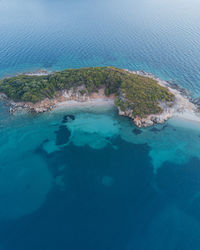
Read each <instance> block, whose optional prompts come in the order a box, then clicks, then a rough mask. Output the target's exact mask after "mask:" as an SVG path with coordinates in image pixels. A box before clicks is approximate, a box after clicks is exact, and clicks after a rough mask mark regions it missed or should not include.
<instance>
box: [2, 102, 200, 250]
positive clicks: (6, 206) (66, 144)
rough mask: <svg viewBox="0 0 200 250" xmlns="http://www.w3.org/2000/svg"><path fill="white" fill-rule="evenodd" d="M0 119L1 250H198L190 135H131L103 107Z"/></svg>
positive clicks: (199, 135)
mask: <svg viewBox="0 0 200 250" xmlns="http://www.w3.org/2000/svg"><path fill="white" fill-rule="evenodd" d="M5 116H6V117H5V120H2V124H3V125H2V128H1V136H0V143H1V145H2V147H1V155H0V161H1V172H0V180H1V181H0V199H1V207H0V221H1V224H0V242H1V243H2V245H3V247H4V248H3V249H15V250H18V249H20V250H22V249H52V250H53V249H66V248H67V249H80V248H81V249H94V248H95V249H145V250H146V249H152V250H155V249H198V246H199V244H200V242H199V236H200V224H199V219H200V216H199V202H200V193H199V190H200V156H199V150H200V144H199V143H198V142H199V140H200V130H199V129H191V128H189V127H188V126H187V127H183V126H182V127H181V126H179V123H178V121H177V120H174V121H173V120H171V121H170V122H168V123H167V124H165V125H160V126H156V127H154V129H152V128H148V129H141V130H140V133H135V132H134V130H135V129H136V128H135V127H134V126H133V124H132V123H131V122H130V121H129V120H128V119H126V118H123V117H119V116H118V115H117V112H116V110H115V109H113V108H112V107H96V108H95V109H91V108H88V109H87V108H84V111H83V109H82V108H80V109H78V108H77V107H76V108H74V109H71V110H70V109H68V110H65V109H64V110H63V109H61V110H57V111H54V112H51V113H46V114H43V115H39V116H34V117H33V116H27V115H22V116H20V115H19V116H18V117H14V118H13V117H9V116H8V114H7V115H6V113H5ZM66 117H68V119H67V118H66ZM70 117H71V118H73V119H71V118H70ZM8 120H9V123H6V124H4V121H8ZM181 124H182V123H181ZM190 124H191V123H190ZM63 127H64V128H65V129H63ZM66 131H67V137H66ZM58 138H59V140H60V138H62V139H61V140H60V143H57V141H58ZM8 232H9V233H8ZM16 232H17V234H16ZM156 235H158V236H156ZM157 237H158V238H157ZM10 239H12V241H11V240H10ZM144 239H145V240H144Z"/></svg>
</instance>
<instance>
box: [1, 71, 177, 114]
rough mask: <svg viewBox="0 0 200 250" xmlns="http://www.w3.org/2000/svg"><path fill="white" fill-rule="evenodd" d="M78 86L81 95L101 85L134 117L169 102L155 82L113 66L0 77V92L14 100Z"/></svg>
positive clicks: (48, 95)
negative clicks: (43, 74) (160, 103)
mask: <svg viewBox="0 0 200 250" xmlns="http://www.w3.org/2000/svg"><path fill="white" fill-rule="evenodd" d="M82 85H85V88H86V89H85V90H81V94H82V95H83V94H85V93H86V92H88V93H89V94H90V93H92V92H96V91H98V89H100V88H102V87H104V88H105V94H106V95H107V96H109V95H110V94H115V95H116V96H117V97H118V98H117V99H116V104H117V105H119V106H120V107H121V109H122V110H125V109H127V108H130V109H132V110H133V115H134V116H135V115H139V116H141V117H142V116H145V115H147V114H150V113H158V112H160V111H161V108H160V107H159V106H158V103H159V101H167V102H168V101H173V95H172V94H171V93H169V91H168V90H167V89H166V88H164V87H161V86H159V85H158V84H157V83H156V81H154V80H152V79H149V78H147V77H142V76H138V75H135V74H131V73H129V72H126V71H124V70H121V69H117V68H114V67H91V68H82V69H67V70H63V71H60V72H55V73H53V74H50V75H45V76H34V75H33V76H29V75H18V76H15V77H11V78H6V79H2V80H1V81H0V92H3V93H5V94H6V95H7V96H8V98H10V99H12V100H14V101H26V102H33V103H36V102H38V101H41V100H42V99H44V98H53V97H55V96H56V94H57V92H58V91H60V90H64V89H70V88H72V87H74V88H76V87H78V86H82Z"/></svg>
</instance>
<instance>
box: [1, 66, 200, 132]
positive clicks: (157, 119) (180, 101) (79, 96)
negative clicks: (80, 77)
mask: <svg viewBox="0 0 200 250" xmlns="http://www.w3.org/2000/svg"><path fill="white" fill-rule="evenodd" d="M125 71H127V72H129V73H132V74H138V75H140V76H144V77H149V78H152V79H154V80H156V81H157V83H158V84H159V85H161V86H163V87H165V88H168V90H169V91H170V92H171V93H172V94H173V95H174V96H175V100H174V101H173V103H170V104H166V103H159V106H160V107H161V108H162V112H161V113H159V114H149V115H148V116H146V117H145V118H141V117H138V116H136V117H133V115H132V110H131V109H127V110H125V111H122V110H121V109H120V107H117V108H118V113H119V115H121V116H126V117H129V118H130V119H132V120H133V122H134V124H135V125H136V126H138V127H148V126H152V125H154V124H161V123H164V122H165V121H167V120H168V119H170V118H171V117H173V116H177V115H180V114H183V113H184V112H189V113H191V112H192V113H194V114H195V113H196V112H197V111H198V110H199V109H200V98H197V99H192V97H191V95H190V93H189V92H188V91H187V90H185V89H184V88H182V87H180V86H179V85H177V84H174V83H171V82H167V81H162V80H161V79H159V78H157V77H155V76H154V75H152V74H150V73H147V72H144V71H129V70H125ZM26 74H27V75H35V74H37V75H38V74H50V73H49V72H47V71H44V70H40V71H37V72H32V73H31V72H30V73H26ZM0 98H1V99H3V100H5V101H6V103H7V104H8V105H9V106H10V114H14V113H16V112H22V111H26V112H28V113H43V112H47V111H51V110H53V109H54V108H56V107H57V106H58V105H62V103H65V105H67V102H70V101H76V102H77V103H79V104H80V105H81V104H83V103H85V102H88V101H91V100H96V99H102V100H110V99H112V100H113V102H114V99H115V96H114V95H112V96H109V97H107V96H105V94H104V89H103V88H102V89H100V90H99V91H98V92H96V93H92V94H88V92H87V90H86V88H85V86H84V85H82V86H80V87H77V88H71V89H69V90H63V91H60V92H58V93H57V96H56V97H55V98H54V99H48V98H46V99H44V100H42V101H40V102H37V103H35V104H34V103H31V102H13V101H11V100H9V99H8V98H7V97H6V96H5V95H4V94H3V93H0Z"/></svg>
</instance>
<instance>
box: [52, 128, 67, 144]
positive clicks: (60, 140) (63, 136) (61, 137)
mask: <svg viewBox="0 0 200 250" xmlns="http://www.w3.org/2000/svg"><path fill="white" fill-rule="evenodd" d="M55 133H56V145H57V146H60V145H64V144H66V143H67V142H68V140H69V137H70V135H71V132H70V131H69V129H68V128H67V126H65V125H62V126H60V127H59V130H58V131H56V132H55Z"/></svg>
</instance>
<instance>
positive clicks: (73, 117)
mask: <svg viewBox="0 0 200 250" xmlns="http://www.w3.org/2000/svg"><path fill="white" fill-rule="evenodd" d="M74 120H75V116H74V115H64V116H63V120H62V123H67V122H69V121H74Z"/></svg>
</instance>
